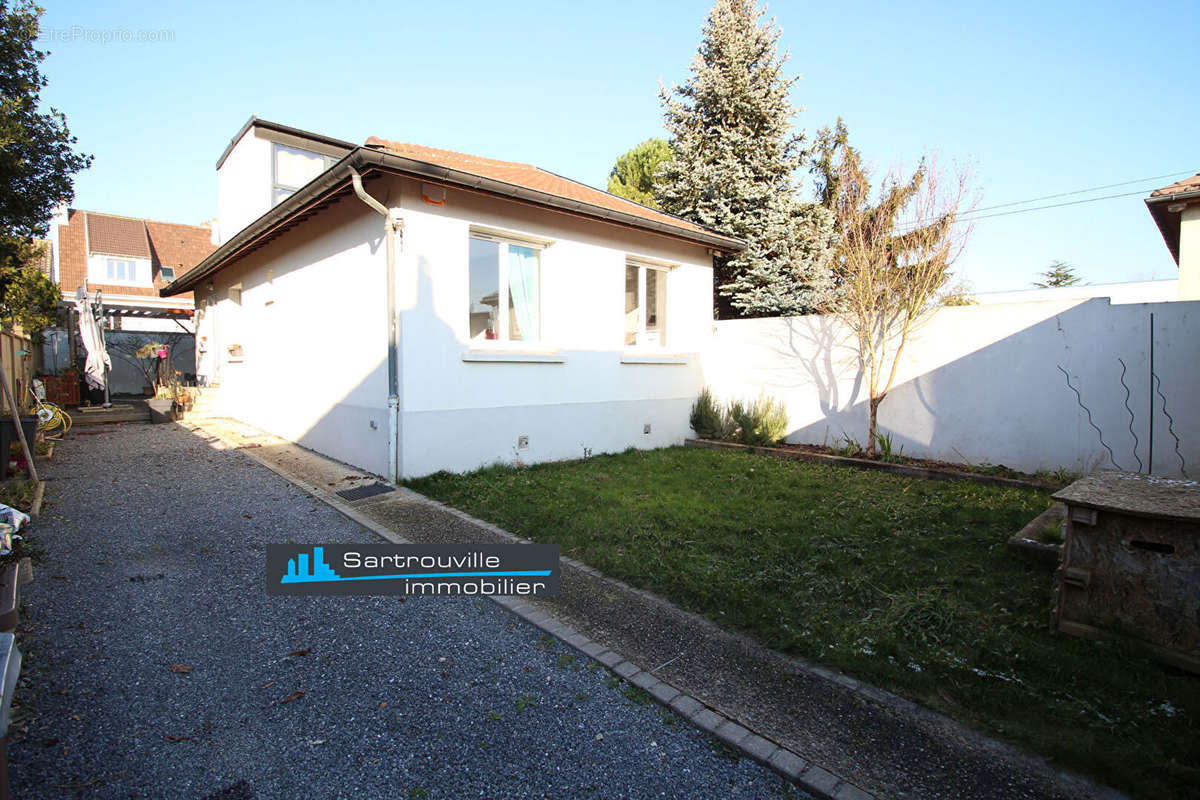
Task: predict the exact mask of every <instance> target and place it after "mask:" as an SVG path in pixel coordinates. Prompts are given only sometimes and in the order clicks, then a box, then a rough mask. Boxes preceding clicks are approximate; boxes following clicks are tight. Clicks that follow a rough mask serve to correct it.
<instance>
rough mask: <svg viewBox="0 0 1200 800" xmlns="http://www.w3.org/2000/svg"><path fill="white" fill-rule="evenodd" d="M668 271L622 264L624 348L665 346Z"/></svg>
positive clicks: (629, 263)
mask: <svg viewBox="0 0 1200 800" xmlns="http://www.w3.org/2000/svg"><path fill="white" fill-rule="evenodd" d="M666 326H667V268H666V267H659V266H652V265H650V264H642V263H638V262H635V261H627V262H626V263H625V344H626V345H629V346H633V345H646V346H649V347H665V346H666V344H667V327H666Z"/></svg>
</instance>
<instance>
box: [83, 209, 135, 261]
mask: <svg viewBox="0 0 1200 800" xmlns="http://www.w3.org/2000/svg"><path fill="white" fill-rule="evenodd" d="M84 215H85V216H86V217H87V242H88V252H89V253H103V254H105V255H109V256H132V257H134V258H149V257H150V240H149V239H148V238H147V237H146V221H145V220H141V219H131V218H129V217H112V216H109V215H108V214H97V213H95V212H91V211H85V212H84Z"/></svg>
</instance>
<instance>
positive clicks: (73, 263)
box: [58, 209, 216, 299]
mask: <svg viewBox="0 0 1200 800" xmlns="http://www.w3.org/2000/svg"><path fill="white" fill-rule="evenodd" d="M85 230H86V233H87V237H86V239H85V237H84V233H85ZM97 236H99V241H97ZM58 243H59V256H58V273H59V274H58V279H59V288H60V289H61V290H62V291H64V292H66V293H68V294H74V293H75V290H76V289H78V288H79V287H80V286H82V285H83V284H84V282H85V281H87V280H88V253H89V251H90V252H92V253H102V254H104V255H114V256H129V257H132V258H146V259H149V260H150V263H151V267H152V274H153V282H154V285H153V287H151V286H116V285H112V286H110V285H107V284H102V283H97V282H95V281H88V288H89V289H91V290H100V291H102V292H104V293H105V294H106V295H109V296H113V295H125V296H131V295H144V296H146V297H158V296H159V294H158V290H159V289H161V288H162V287H163V286H166V285H167V284H168V283H170V281H165V280H163V278H162V268H163V267H164V266H165V267H174V268H175V274H176V275H177V276H178V275H182V274H183V273H184V272H187V271H188V270H189V269H191V268H192V267H194V266H196V264H199V263H200V262H201V261H203V260H204V258H205V257H206V256H207V255H208V254H209V253H211V252H212V251H213V250H215V249H216V248H215V247H214V245H213V244H212V231H211V230H210V229H209V228H208V227H207V226H203V225H179V224H176V223H173V222H156V221H154V220H147V219H137V218H133V217H116V216H113V215H111V214H98V213H96V212H94V211H79V210H76V209H71V210H70V211H69V212H68V215H67V224H66V225H60V226H59V229H58ZM184 297H185V298H186V299H190V297H191V295H190V294H188V295H185V296H184Z"/></svg>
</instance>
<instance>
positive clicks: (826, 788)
mask: <svg viewBox="0 0 1200 800" xmlns="http://www.w3.org/2000/svg"><path fill="white" fill-rule="evenodd" d="M176 424H178V425H181V426H182V427H184V428H186V429H188V430H191V431H194V432H200V433H204V434H207V435H209V436H212V437H214V438H216V439H218V440H220V441H221V442H222V443H223V444H224V445H225V446H226V447H229V448H230V449H234V450H238V451H239V452H241V453H242V454H243V455H245V456H246V457H247V458H249V459H250V460H251V461H254V462H255V463H256V464H259V465H260V466H262V467H265V468H266V469H268V470H270V471H271V472H274V473H275V474H276V475H278V476H279V477H281V478H283V479H284V480H286V481H288V482H289V483H291V484H293V485H295V486H296V487H298V488H300V489H302V490H303V491H305V492H308V493H309V494H311V495H312V496H314V497H316V498H317V499H319V500H321V501H322V502H323V503H325V504H326V505H328V506H330V507H331V508H333V509H334V510H335V511H337V512H338V513H340V514H342V515H343V516H345V517H347V518H348V519H350V520H353V521H354V522H357V523H358V524H359V525H362V526H363V527H364V528H367V529H368V530H370V531H372V532H373V533H375V534H376V535H378V536H380V537H382V538H384V539H386V540H387V541H389V542H392V543H394V544H412V542H410V541H409V540H408V539H405V538H404V537H402V536H399V535H397V534H396V532H395V531H393V530H391V529H390V528H387V527H384V526H383V525H381V524H379V523H378V522H376V521H375V520H373V519H370V518H369V517H367V516H365V515H364V514H362V513H360V512H359V511H357V510H356V509H355V508H353V507H352V506H350V504H349V503H347V502H346V501H344V500H342V499H341V498H340V497H338V496H337V495H335V494H334V493H333V492H330V491H328V490H327V489H325V488H323V487H320V486H314V485H313V484H311V483H309V482H308V481H306V480H304V479H303V478H301V477H299V476H298V475H296V474H294V473H292V472H291V471H289V470H287V469H285V468H283V467H280V466H279V465H278V464H274V463H272V462H271V461H270V460H268V459H266V458H263V457H262V456H260V455H258V454H257V453H255V452H254V448H253V447H247V446H246V445H245V443H238V442H236V441H231V440H229V439H227V438H225V437H224V436H221V435H220V434H217V433H213V432H211V431H209V430H207V429H206V428H205V427H203V426H202V425H200V424H198V423H195V422H179V423H176ZM396 491H398V492H402V493H405V494H407V495H409V496H411V497H412V498H414V499H419V500H420V501H421V502H425V503H429V504H431V505H434V506H437V507H439V508H441V509H443V510H445V511H447V512H449V513H451V514H453V515H455V516H457V517H459V518H460V519H463V520H464V521H467V522H470V523H472V524H474V525H477V526H479V527H481V528H484V529H485V530H487V531H488V532H490V533H494V534H496V535H499V536H502V537H504V538H506V539H509V540H511V541H512V542H514V543H520V544H528V543H529V540H528V539H524V538H522V537H520V536H516V535H515V534H512V533H510V532H509V531H506V530H504V529H503V528H500V527H497V526H496V525H493V524H491V523H490V522H485V521H484V520H480V519H476V518H475V517H472V516H471V515H469V514H467V513H465V512H463V511H460V510H459V509H457V508H452V507H450V506H447V505H445V504H444V503H440V502H438V501H436V500H433V499H432V498H428V497H426V496H425V495H423V494H420V493H418V492H414V491H413V490H411V489H408V488H406V487H403V486H402V487H398V488H397V490H396ZM562 562H563V563H564V564H568V565H570V566H571V567H574V568H575V569H578V570H580V571H581V572H585V573H587V574H589V575H592V576H595V577H598V578H602V579H604V580H606V581H609V582H611V583H613V584H614V585H616V586H618V587H620V588H622V589H625V590H627V591H632V592H635V593H637V594H640V595H644V596H647V597H651V598H653V599H655V600H656V601H658V602H662V603H666V604H668V605H670V606H672V607H675V606H674V604H673V603H670V601H667V600H664V599H663V598H660V597H658V596H657V595H654V594H651V593H649V592H646V591H644V590H642V589H638V588H636V587H633V586H630V585H629V584H626V583H624V582H623V581H619V580H616V579H615V578H611V577H609V576H607V575H604V574H603V573H601V572H600V571H598V570H596V569H594V568H592V567H590V566H588V565H587V564H584V563H583V562H581V561H577V560H575V559H573V558H569V557H566V556H563V557H562ZM488 599H489V600H491V601H492V602H494V603H496V604H497V605H499V606H501V607H502V608H504V609H506V610H507V611H509V612H510V613H512V614H515V615H516V616H518V617H520V618H521V619H523V620H525V621H526V622H528V623H530V624H531V625H533V626H534V627H536V628H538V629H540V630H541V631H543V632H544V633H546V634H548V635H550V636H553V637H555V638H556V639H558V640H559V641H561V642H562V643H563V644H565V645H567V646H569V647H571V648H572V649H574V650H576V651H578V652H580V653H582V654H583V655H585V656H587V657H588V658H592V659H594V660H595V661H597V662H598V663H600V664H601V665H603V666H604V667H605V668H606V669H608V670H609V671H610V672H612V673H613V674H614V675H616V676H617V677H618V678H620V679H622V680H624V681H626V682H627V683H629V684H631V685H633V686H636V687H638V688H639V689H642V690H643V691H645V692H646V693H647V694H649V695H650V696H651V697H653V698H654V699H655V700H656V701H657V702H658V703H660V704H662V705H664V706H666V707H667V708H669V709H671V710H672V711H674V712H675V713H677V714H679V715H680V716H681V717H683V718H684V719H686V720H688V721H689V722H691V723H692V724H693V725H695V726H696V727H697V728H700V729H701V730H703V731H705V732H706V733H708V734H710V735H712V736H714V737H716V738H717V739H718V740H719V741H720V742H721V743H722V744H724V745H725V746H726V747H729V748H730V749H732V750H734V751H737V752H739V753H740V754H741V755H743V756H745V757H747V758H750V759H753V760H754V761H757V762H759V763H761V764H764V765H765V766H767V767H769V768H770V769H772V770H774V771H775V772H777V773H778V774H780V775H782V776H783V777H784V778H787V779H788V780H789V781H791V782H792V783H794V784H796V786H797V787H799V788H800V789H802V790H804V791H805V792H808V793H809V794H812V795H814V796H816V797H820V798H822V799H823V800H876V796H875V795H873V794H871V793H870V792H868V791H866V790H864V789H862V788H860V787H858V786H856V785H854V784H852V783H850V782H849V781H847V780H845V779H844V778H842V777H840V776H838V775H835V774H834V773H832V772H830V771H829V770H826V769H824V768H823V767H820V766H817V765H816V764H813V763H811V762H809V761H808V760H807V759H805V758H803V757H802V756H800V755H799V754H797V753H795V752H793V751H791V750H789V749H787V748H785V747H781V746H780V745H779V744H778V743H776V742H774V741H772V740H770V739H768V738H766V737H764V736H761V735H759V734H757V733H755V732H754V731H753V730H751V729H749V728H747V727H745V726H743V725H741V724H739V723H738V722H736V721H734V720H733V719H730V718H729V717H727V716H725V715H724V714H722V713H721V712H719V711H717V710H716V709H714V708H712V707H710V706H708V705H707V704H705V703H704V702H703V701H701V700H699V699H697V698H695V697H692V696H691V695H689V694H687V693H686V692H682V691H680V690H679V689H677V688H676V687H674V686H672V685H671V684H669V683H667V682H666V681H662V680H659V679H658V678H657V677H655V676H654V675H653V673H652V671H650V670H644V669H642V668H641V667H639V666H638V665H637V664H634V663H633V662H631V661H629V660H628V659H626V658H625V657H624V656H622V655H621V654H619V653H616V652H614V651H612V650H610V649H609V648H607V647H605V646H604V645H602V644H600V643H599V642H596V641H593V640H592V639H591V638H589V637H588V636H586V635H584V634H583V633H580V632H579V631H577V630H575V628H573V627H572V626H570V625H568V624H566V623H565V622H563V621H562V620H560V619H558V618H556V617H555V616H553V615H551V614H547V613H546V612H544V611H542V610H540V609H538V608H536V607H534V606H532V605H530V604H529V603H528V602H526V601H525V600H523V599H521V598H519V597H489V598H488ZM685 613H689V612H685ZM806 666H807V665H806ZM808 668H809V669H810V670H812V671H813V672H814V673H815V674H817V675H820V676H822V677H825V678H827V679H830V680H833V681H835V682H837V683H840V684H841V685H843V686H845V687H846V688H850V689H853V690H854V691H860V692H862V693H863V694H864V695H866V696H869V697H871V698H872V699H876V700H877V701H878V698H877V697H876V695H875V694H874V693H875V692H878V693H880V694H882V695H887V696H888V697H889V698H893V699H894V700H896V701H898V702H900V703H903V704H904V705H905V706H906V707H909V706H913V707H915V706H914V704H911V703H909V701H907V700H903V699H902V698H899V697H896V696H895V695H891V694H889V693H887V692H883V691H882V690H880V689H874V687H866V686H863V685H862V684H860V683H859V682H858V681H856V680H854V679H853V678H850V677H849V676H845V675H841V674H839V673H835V672H833V671H831V670H825V669H822V668H819V667H808ZM867 690H870V692H868V691H867Z"/></svg>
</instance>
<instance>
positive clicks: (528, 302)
mask: <svg viewBox="0 0 1200 800" xmlns="http://www.w3.org/2000/svg"><path fill="white" fill-rule="evenodd" d="M508 314H509V317H508V338H509V339H511V340H512V341H525V342H536V341H537V340H538V339H539V338H540V335H541V332H540V331H539V330H538V329H539V327H540V325H539V322H540V309H539V308H538V254H537V251H536V250H534V249H533V248H532V247H522V246H520V245H516V244H510V245H509V246H508Z"/></svg>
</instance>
